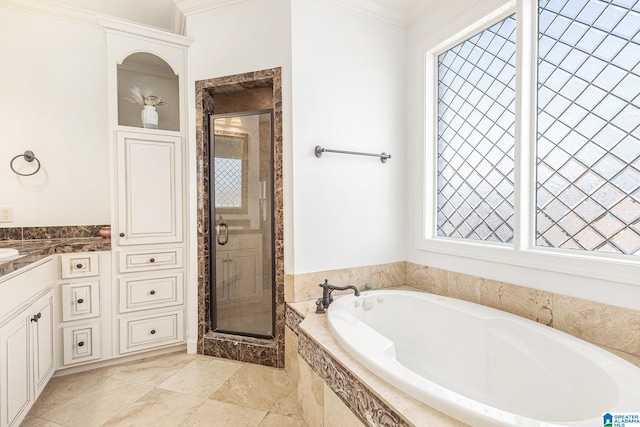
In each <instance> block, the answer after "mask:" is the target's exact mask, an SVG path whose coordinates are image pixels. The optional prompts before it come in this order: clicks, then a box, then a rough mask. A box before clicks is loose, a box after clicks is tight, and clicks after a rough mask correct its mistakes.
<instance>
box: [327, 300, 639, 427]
mask: <svg viewBox="0 0 640 427" xmlns="http://www.w3.org/2000/svg"><path fill="white" fill-rule="evenodd" d="M327 316H328V322H329V327H330V329H331V331H332V332H333V334H334V336H335V338H336V340H337V341H338V342H339V343H340V344H341V345H342V346H343V347H344V348H345V350H346V351H347V352H348V353H350V354H351V355H352V356H354V357H355V358H356V360H358V361H359V362H360V363H361V364H362V365H364V366H366V367H367V368H369V369H370V370H371V371H372V372H374V373H375V374H376V375H377V376H379V377H381V378H382V379H384V380H385V381H387V382H388V383H390V384H391V385H393V386H395V387H397V388H399V389H400V390H402V391H404V392H405V393H407V394H408V395H410V396H412V397H414V398H415V399H417V400H419V401H421V402H424V403H425V404H427V405H429V406H431V407H433V408H435V409H438V410H440V411H441V412H444V413H446V414H448V415H450V416H452V417H454V418H457V419H459V420H461V421H463V422H465V423H468V424H470V425H472V426H483V425H486V426H496V425H501V426H594V427H595V426H599V427H600V426H602V425H603V423H602V415H603V413H604V412H610V413H614V412H627V413H629V412H635V413H637V412H640V368H638V367H636V366H634V365H632V364H631V363H629V362H627V361H625V360H623V359H620V358H619V357H617V356H614V355H613V354H611V353H609V352H607V351H605V350H602V349H600V348H598V347H596V346H594V345H592V344H589V343H587V342H586V341H583V340H580V339H578V338H575V337H573V336H571V335H568V334H565V333H563V332H560V331H557V330H555V329H552V328H550V327H547V326H544V325H540V324H538V323H536V322H533V321H530V320H527V319H524V318H521V317H519V316H515V315H512V314H509V313H506V312H502V311H499V310H495V309H492V308H489V307H485V306H481V305H478V304H473V303H470V302H466V301H461V300H456V299H452V298H447V297H442V296H439V295H434V294H428V293H422V292H412V291H395V290H388V291H387V290H377V291H371V292H363V293H361V295H360V296H359V297H356V296H354V295H349V296H343V297H341V298H339V299H336V301H334V302H333V303H332V304H331V306H330V307H329V309H328V314H327Z"/></svg>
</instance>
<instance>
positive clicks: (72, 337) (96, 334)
mask: <svg viewBox="0 0 640 427" xmlns="http://www.w3.org/2000/svg"><path fill="white" fill-rule="evenodd" d="M63 345H64V364H65V365H72V364H74V363H80V362H85V361H87V360H95V359H100V357H101V351H100V322H95V323H90V324H85V325H81V326H72V327H68V328H63Z"/></svg>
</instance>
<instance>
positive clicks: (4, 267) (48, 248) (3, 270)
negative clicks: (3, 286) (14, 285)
mask: <svg viewBox="0 0 640 427" xmlns="http://www.w3.org/2000/svg"><path fill="white" fill-rule="evenodd" d="M0 248H14V249H17V250H18V252H19V255H18V256H16V257H13V258H9V259H4V260H0V279H2V276H4V275H6V274H9V273H12V272H14V271H16V270H18V269H20V268H22V267H26V266H27V265H29V264H32V263H34V262H38V261H40V260H42V259H44V258H46V257H48V256H49V255H53V254H62V253H72V252H97V251H110V250H111V239H103V238H102V237H74V238H61V239H36V240H0Z"/></svg>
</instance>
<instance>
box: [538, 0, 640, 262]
mask: <svg viewBox="0 0 640 427" xmlns="http://www.w3.org/2000/svg"><path fill="white" fill-rule="evenodd" d="M539 18H540V19H539V29H538V30H539V41H540V49H539V51H538V54H539V60H538V146H537V202H536V205H537V206H536V207H537V218H536V219H537V225H536V229H537V230H536V232H537V236H536V241H537V244H538V246H546V247H554V248H567V249H578V250H588V251H600V252H609V253H611V252H613V253H621V254H636V255H638V254H640V197H638V195H639V194H640V169H639V168H638V164H639V163H640V1H637V0H625V1H600V0H540V2H539Z"/></svg>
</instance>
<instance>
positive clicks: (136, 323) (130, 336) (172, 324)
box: [120, 310, 184, 353]
mask: <svg viewBox="0 0 640 427" xmlns="http://www.w3.org/2000/svg"><path fill="white" fill-rule="evenodd" d="M183 335H184V334H183V312H182V310H180V311H174V312H170V313H166V314H162V315H155V316H145V317H133V318H127V319H120V353H129V352H132V351H137V350H144V349H148V348H153V347H159V346H163V345H168V344H174V343H178V342H181V341H182V340H183Z"/></svg>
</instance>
